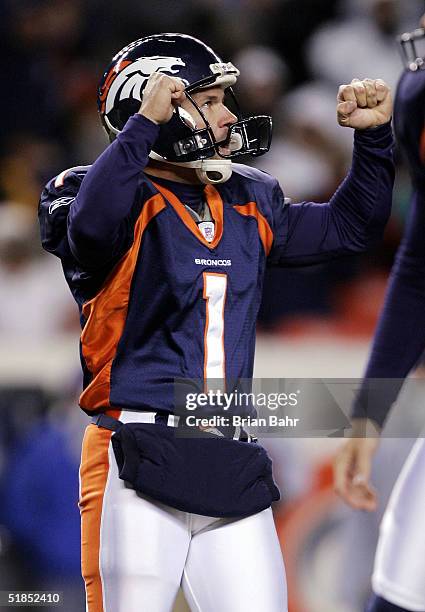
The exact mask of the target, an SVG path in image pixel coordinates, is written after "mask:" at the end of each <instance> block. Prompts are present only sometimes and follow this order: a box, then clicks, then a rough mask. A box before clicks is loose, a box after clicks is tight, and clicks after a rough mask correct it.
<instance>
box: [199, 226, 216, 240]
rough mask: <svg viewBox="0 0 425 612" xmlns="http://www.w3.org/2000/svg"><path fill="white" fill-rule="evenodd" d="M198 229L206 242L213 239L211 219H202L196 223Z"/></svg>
mask: <svg viewBox="0 0 425 612" xmlns="http://www.w3.org/2000/svg"><path fill="white" fill-rule="evenodd" d="M198 227H199V229H200V230H201V233H202V235H203V237H204V238H205V240H206V241H207V242H212V241H213V240H214V234H215V232H214V222H213V221H202V223H199V225H198Z"/></svg>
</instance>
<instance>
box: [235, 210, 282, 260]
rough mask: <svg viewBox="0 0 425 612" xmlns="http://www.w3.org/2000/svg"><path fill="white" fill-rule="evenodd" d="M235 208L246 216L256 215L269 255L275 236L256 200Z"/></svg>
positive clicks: (265, 248)
mask: <svg viewBox="0 0 425 612" xmlns="http://www.w3.org/2000/svg"><path fill="white" fill-rule="evenodd" d="M233 208H234V209H235V210H236V211H237V212H238V213H239V214H240V215H244V216H245V217H254V218H255V219H256V220H257V225H258V233H259V235H260V240H261V242H262V243H263V247H264V251H265V253H266V255H268V254H269V253H270V251H271V248H272V244H273V240H274V236H273V232H272V230H271V227H270V225H269V222H268V221H267V219H266V218H265V217H264V216H263V215H262V214H261V213H260V211H259V210H258V208H257V204H256V203H255V202H248V204H241V205H236V206H233Z"/></svg>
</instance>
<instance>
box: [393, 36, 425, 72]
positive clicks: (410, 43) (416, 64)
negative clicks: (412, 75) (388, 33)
mask: <svg viewBox="0 0 425 612" xmlns="http://www.w3.org/2000/svg"><path fill="white" fill-rule="evenodd" d="M398 41H399V43H400V51H401V55H402V60H403V64H404V65H405V67H406V68H407V69H408V70H411V71H412V72H416V70H425V30H424V29H423V28H418V29H417V30H414V32H405V33H404V34H402V35H401V36H399V38H398Z"/></svg>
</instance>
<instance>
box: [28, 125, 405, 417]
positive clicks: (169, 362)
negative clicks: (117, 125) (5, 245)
mask: <svg viewBox="0 0 425 612" xmlns="http://www.w3.org/2000/svg"><path fill="white" fill-rule="evenodd" d="M157 134H158V127H157V126H155V125H154V124H153V123H152V122H150V121H149V120H148V119H146V118H144V117H142V116H141V115H134V116H133V117H132V118H130V120H129V121H128V122H127V124H126V127H125V129H124V130H123V131H122V132H121V134H120V135H119V136H118V137H117V139H116V141H114V142H113V143H112V144H111V145H110V146H109V147H108V148H107V149H106V150H105V151H104V153H103V154H102V155H101V156H100V157H99V158H98V159H97V160H96V162H95V163H94V164H93V165H92V166H90V167H86V168H84V167H78V168H73V169H71V170H69V171H66V172H64V173H62V174H61V175H59V177H57V178H56V179H52V181H50V182H49V183H48V184H47V186H46V188H45V190H44V191H43V194H42V197H41V201H40V224H41V235H42V242H43V246H44V248H45V249H47V250H48V251H50V252H52V253H54V254H55V255H57V256H58V257H60V258H61V260H62V264H63V269H64V273H65V277H66V280H67V282H68V284H69V286H70V288H71V291H72V293H73V295H74V298H75V300H76V301H77V303H78V305H79V307H80V314H81V324H82V335H81V360H82V365H83V370H84V375H85V376H84V391H83V393H82V395H81V398H80V405H81V407H82V408H83V409H84V410H85V411H86V412H87V413H93V411H99V410H102V409H106V408H112V409H114V408H116V409H133V410H134V409H136V410H163V411H167V412H172V411H173V407H174V406H173V403H174V392H173V384H174V380H175V379H176V378H180V379H181V378H183V379H203V380H208V379H210V378H213V379H217V378H229V379H232V380H234V379H238V378H249V377H251V376H252V371H253V361H254V347H255V324H256V318H257V313H258V309H259V306H260V300H261V294H262V284H263V278H264V271H265V267H266V265H281V266H287V265H288V266H290V265H308V264H312V263H319V262H322V261H326V260H328V259H330V258H333V257H336V256H341V255H347V254H350V253H356V252H360V251H362V250H364V249H366V248H367V247H368V246H369V244H370V243H371V242H373V241H375V240H376V239H377V238H379V236H380V235H381V234H382V231H383V228H384V225H385V223H386V221H387V219H388V216H389V212H390V206H391V194H392V185H393V179H394V169H393V162H392V146H393V140H392V133H391V128H390V126H389V125H385V126H382V127H380V128H378V129H376V130H367V131H364V132H357V133H356V134H355V145H354V155H353V164H352V168H351V171H350V173H349V175H348V177H347V178H346V179H345V181H344V182H343V183H342V185H341V186H340V187H339V189H338V191H337V192H336V194H335V195H334V196H333V198H332V199H331V201H330V202H327V203H323V204H315V203H311V202H303V203H301V204H287V203H285V200H284V197H283V193H282V190H281V188H280V186H279V184H278V182H277V181H276V180H275V179H274V178H272V177H270V176H269V175H267V174H265V173H263V172H261V171H259V170H255V169H252V168H250V167H247V166H244V165H237V164H235V165H234V170H233V174H232V177H231V178H230V180H229V181H228V182H226V183H224V184H221V185H218V186H215V187H213V186H211V185H208V186H206V187H205V189H204V197H205V199H206V201H207V203H208V205H209V208H210V211H211V215H212V219H213V222H214V229H215V235H214V238H213V240H212V241H211V242H209V241H208V240H207V238H206V237H204V235H203V234H202V233H201V232H200V230H199V228H198V226H197V224H196V222H195V221H194V219H193V217H192V215H191V214H190V212H189V211H188V210H187V208H186V207H185V206H184V202H181V201H180V199H179V198H178V194H177V193H176V189H173V190H170V189H167V187H166V186H165V185H166V181H164V180H161V182H160V183H159V182H158V183H156V182H155V178H154V177H152V176H150V175H149V174H147V172H146V171H144V168H145V166H146V164H147V163H148V154H149V151H150V148H151V146H152V143H153V142H154V141H155V138H156V137H157ZM171 185H173V184H172V183H170V186H171ZM177 191H178V189H177Z"/></svg>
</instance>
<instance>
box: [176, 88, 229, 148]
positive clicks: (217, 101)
mask: <svg viewBox="0 0 425 612" xmlns="http://www.w3.org/2000/svg"><path fill="white" fill-rule="evenodd" d="M192 97H193V99H194V101H195V102H196V104H197V105H198V106H199V108H200V109H201V111H202V112H203V114H204V115H205V118H206V119H207V121H208V123H209V124H210V126H211V129H212V131H213V134H214V137H215V139H216V141H217V142H220V141H222V140H225V139H226V137H227V131H228V127H229V126H230V125H232V123H235V122H236V121H237V117H236V115H234V114H233V113H232V112H231V111H230V110H229V109H228V108H227V106H226V105H225V104H224V91H223V89H222V88H221V87H210V88H209V89H205V90H203V91H199V92H197V93H195V94H193V96H192ZM182 107H183V108H184V109H185V110H187V111H188V112H189V113H190V114H191V115H192V117H193V118H194V120H195V122H196V127H197V128H203V127H205V123H204V120H203V119H202V117H201V116H200V115H199V113H198V112H197V111H196V109H194V107H193V105H192V104H191V102H189V100H185V101H184V102H183V104H182ZM220 152H221V153H223V154H224V155H228V154H229V153H230V150H229V149H228V148H227V147H220Z"/></svg>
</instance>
